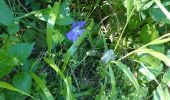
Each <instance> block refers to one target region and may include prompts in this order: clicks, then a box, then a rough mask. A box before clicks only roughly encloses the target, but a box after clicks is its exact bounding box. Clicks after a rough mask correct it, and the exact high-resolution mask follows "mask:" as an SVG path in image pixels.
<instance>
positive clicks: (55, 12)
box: [46, 2, 60, 54]
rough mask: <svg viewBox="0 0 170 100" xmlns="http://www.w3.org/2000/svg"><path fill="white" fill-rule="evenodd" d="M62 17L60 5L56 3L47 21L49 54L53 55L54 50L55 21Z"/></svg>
mask: <svg viewBox="0 0 170 100" xmlns="http://www.w3.org/2000/svg"><path fill="white" fill-rule="evenodd" d="M59 15H60V3H59V2H56V3H55V4H54V6H53V8H52V9H51V12H50V15H49V19H48V21H47V36H46V37H47V45H48V54H50V53H51V49H52V34H53V27H54V24H55V20H56V19H57V18H59Z"/></svg>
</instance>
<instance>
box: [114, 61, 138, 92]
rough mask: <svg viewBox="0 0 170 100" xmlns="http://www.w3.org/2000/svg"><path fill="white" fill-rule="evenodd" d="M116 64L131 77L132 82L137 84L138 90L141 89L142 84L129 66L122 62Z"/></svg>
mask: <svg viewBox="0 0 170 100" xmlns="http://www.w3.org/2000/svg"><path fill="white" fill-rule="evenodd" d="M116 65H117V66H118V67H119V68H120V69H121V70H122V71H123V72H124V73H125V75H126V76H127V77H128V78H129V80H130V81H131V82H132V84H133V85H134V86H135V88H136V89H137V90H140V86H139V84H138V81H137V79H136V78H135V77H134V75H133V74H132V73H131V72H130V70H129V69H128V68H127V66H126V65H124V64H123V63H121V62H116Z"/></svg>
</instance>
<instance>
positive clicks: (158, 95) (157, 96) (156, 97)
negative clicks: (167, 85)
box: [153, 85, 166, 100]
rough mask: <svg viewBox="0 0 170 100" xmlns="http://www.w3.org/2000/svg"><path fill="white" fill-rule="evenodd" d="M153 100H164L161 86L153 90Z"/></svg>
mask: <svg viewBox="0 0 170 100" xmlns="http://www.w3.org/2000/svg"><path fill="white" fill-rule="evenodd" d="M153 100H166V99H165V94H164V91H163V89H162V87H161V85H159V86H158V87H157V89H156V90H154V92H153Z"/></svg>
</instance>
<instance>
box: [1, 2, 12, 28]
mask: <svg viewBox="0 0 170 100" xmlns="http://www.w3.org/2000/svg"><path fill="white" fill-rule="evenodd" d="M13 22H14V17H13V14H12V11H11V10H10V8H9V7H8V5H7V4H6V3H5V1H4V0H0V24H3V25H6V26H10V25H12V24H13Z"/></svg>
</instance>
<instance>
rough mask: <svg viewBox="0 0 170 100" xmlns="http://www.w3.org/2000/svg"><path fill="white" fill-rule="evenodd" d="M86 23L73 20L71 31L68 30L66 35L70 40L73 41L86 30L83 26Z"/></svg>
mask: <svg viewBox="0 0 170 100" xmlns="http://www.w3.org/2000/svg"><path fill="white" fill-rule="evenodd" d="M85 25H86V22H85V21H78V22H73V24H72V27H71V31H69V32H68V33H67V34H66V36H67V38H68V39H69V40H71V41H72V42H75V41H76V40H77V39H78V37H79V36H81V35H82V34H83V32H84V31H85V30H86V29H85V28H83V27H84V26H85Z"/></svg>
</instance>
